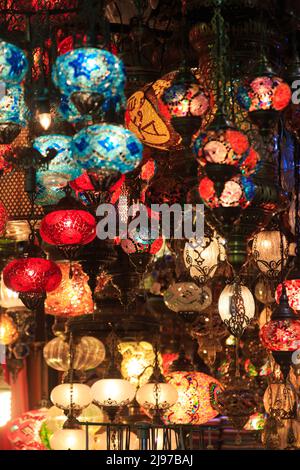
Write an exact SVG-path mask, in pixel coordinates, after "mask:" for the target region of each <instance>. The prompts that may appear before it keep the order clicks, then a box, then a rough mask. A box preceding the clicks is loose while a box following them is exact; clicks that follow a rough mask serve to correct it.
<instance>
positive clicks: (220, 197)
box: [198, 176, 254, 210]
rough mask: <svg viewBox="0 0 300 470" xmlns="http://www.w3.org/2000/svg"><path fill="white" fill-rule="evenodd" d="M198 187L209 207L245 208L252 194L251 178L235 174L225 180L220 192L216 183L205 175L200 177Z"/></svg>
mask: <svg viewBox="0 0 300 470" xmlns="http://www.w3.org/2000/svg"><path fill="white" fill-rule="evenodd" d="M198 189H199V195H200V197H201V199H203V202H204V203H205V204H206V205H207V206H208V207H209V208H211V209H216V208H225V209H227V208H236V210H239V209H245V208H246V207H248V206H249V204H250V203H251V201H252V199H253V196H254V185H253V182H252V180H251V179H250V178H245V177H240V176H235V177H233V178H232V179H231V180H229V181H226V183H225V184H224V186H223V189H222V191H221V193H220V194H219V193H218V188H217V186H216V184H215V183H214V182H213V181H212V180H211V179H209V178H208V177H207V176H205V177H203V178H201V180H200V183H199V188H198Z"/></svg>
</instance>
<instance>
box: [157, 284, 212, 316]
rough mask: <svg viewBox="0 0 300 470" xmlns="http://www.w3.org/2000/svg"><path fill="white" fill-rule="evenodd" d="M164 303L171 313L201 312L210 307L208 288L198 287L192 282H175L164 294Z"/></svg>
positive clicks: (210, 297)
mask: <svg viewBox="0 0 300 470" xmlns="http://www.w3.org/2000/svg"><path fill="white" fill-rule="evenodd" d="M164 302H165V304H166V306H167V307H168V308H169V309H170V310H173V312H176V313H179V312H201V311H202V310H205V309H206V308H207V307H209V306H210V304H211V302H212V293H211V290H210V288H209V287H207V286H204V287H198V286H197V285H196V284H195V283H194V282H177V283H175V284H172V285H171V286H170V287H169V288H168V289H167V290H166V291H165V293H164Z"/></svg>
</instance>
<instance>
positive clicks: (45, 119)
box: [38, 113, 52, 131]
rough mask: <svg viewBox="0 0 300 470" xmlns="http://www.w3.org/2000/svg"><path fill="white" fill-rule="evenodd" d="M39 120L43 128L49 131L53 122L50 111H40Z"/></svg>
mask: <svg viewBox="0 0 300 470" xmlns="http://www.w3.org/2000/svg"><path fill="white" fill-rule="evenodd" d="M38 121H39V123H40V125H41V126H42V128H43V129H44V130H45V131H47V130H48V129H49V127H50V126H51V122H52V117H51V114H50V113H40V114H39V115H38Z"/></svg>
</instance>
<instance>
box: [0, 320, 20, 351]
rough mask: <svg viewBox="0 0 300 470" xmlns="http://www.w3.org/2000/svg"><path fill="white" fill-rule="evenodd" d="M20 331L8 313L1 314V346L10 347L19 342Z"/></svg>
mask: <svg viewBox="0 0 300 470" xmlns="http://www.w3.org/2000/svg"><path fill="white" fill-rule="evenodd" d="M18 337H19V333H18V329H17V327H16V325H15V324H14V322H13V320H12V318H11V317H10V316H9V315H7V313H0V345H2V344H3V345H4V346H8V345H9V344H12V343H14V342H15V341H17V339H18Z"/></svg>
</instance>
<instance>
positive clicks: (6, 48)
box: [0, 41, 28, 85]
mask: <svg viewBox="0 0 300 470" xmlns="http://www.w3.org/2000/svg"><path fill="white" fill-rule="evenodd" d="M27 70H28V60H27V58H26V55H25V52H24V51H22V49H20V48H19V47H17V46H15V45H14V44H10V43H8V42H5V41H0V81H2V82H6V83H11V84H13V85H16V84H17V83H21V81H22V80H23V78H24V77H25V75H26V72H27Z"/></svg>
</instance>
